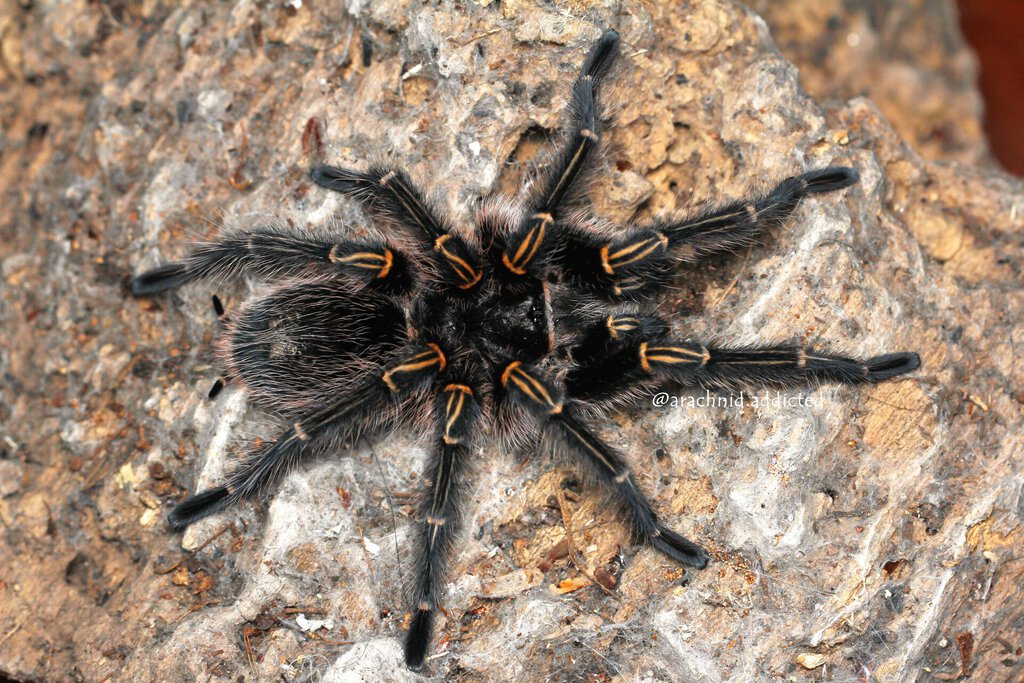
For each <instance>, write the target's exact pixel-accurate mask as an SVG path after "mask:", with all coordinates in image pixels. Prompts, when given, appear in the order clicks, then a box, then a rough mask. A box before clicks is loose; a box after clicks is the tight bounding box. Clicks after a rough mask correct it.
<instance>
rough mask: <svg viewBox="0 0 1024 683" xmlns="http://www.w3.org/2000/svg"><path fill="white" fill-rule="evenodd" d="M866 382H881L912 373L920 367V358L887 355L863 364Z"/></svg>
mask: <svg viewBox="0 0 1024 683" xmlns="http://www.w3.org/2000/svg"><path fill="white" fill-rule="evenodd" d="M864 367H865V368H867V373H868V374H867V377H866V378H865V379H866V381H868V382H883V381H885V380H887V379H892V378H893V377H896V376H898V375H902V374H905V373H908V372H913V371H914V370H917V369H918V368H919V367H921V357H920V356H918V355H917V354H916V353H887V354H885V355H884V356H875V357H874V358H869V359H868V360H866V361H865V362H864Z"/></svg>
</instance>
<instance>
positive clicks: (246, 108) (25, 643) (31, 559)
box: [0, 0, 1024, 681]
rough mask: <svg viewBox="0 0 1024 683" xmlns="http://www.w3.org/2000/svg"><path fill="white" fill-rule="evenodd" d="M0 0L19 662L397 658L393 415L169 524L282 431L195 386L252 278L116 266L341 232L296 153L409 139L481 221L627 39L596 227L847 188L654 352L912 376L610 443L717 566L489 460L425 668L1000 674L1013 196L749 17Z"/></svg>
mask: <svg viewBox="0 0 1024 683" xmlns="http://www.w3.org/2000/svg"><path fill="white" fill-rule="evenodd" d="M0 4H2V12H0V73H2V78H3V87H2V88H0V120H2V123H3V125H2V131H3V132H2V137H0V151H2V157H0V193H2V194H0V196H2V202H3V211H2V214H0V264H2V278H3V285H2V289H0V327H2V329H3V334H2V338H0V370H2V375H0V377H2V380H0V531H2V534H0V673H2V674H3V675H4V676H7V677H8V678H11V679H13V680H19V681H21V680H25V681H44V680H47V681H48V680H83V681H115V680H116V681H121V680H124V681H193V680H195V681H236V680H242V679H245V680H289V681H301V680H325V681H363V680H365V681H371V680H396V681H400V680H417V679H418V678H419V677H420V675H418V674H413V673H410V672H408V671H406V670H405V669H404V668H403V666H402V664H401V648H400V642H401V640H400V639H401V638H402V636H403V625H404V622H405V619H406V612H405V610H406V603H405V600H404V598H403V597H402V590H401V589H402V582H403V577H404V575H405V574H406V573H407V572H408V568H409V558H408V555H407V553H406V552H405V548H406V545H407V541H408V539H409V531H410V528H411V522H412V519H413V515H414V501H415V494H416V492H417V491H418V490H419V488H420V486H421V484H420V480H421V476H422V472H423V456H424V453H423V450H422V448H421V446H420V445H419V442H418V441H417V440H416V439H415V435H411V434H399V435H396V436H395V437H393V438H389V439H387V440H385V441H382V442H378V443H374V444H362V445H359V446H358V447H356V448H355V449H353V450H352V451H351V452H347V453H339V454H338V457H336V458H328V459H323V460H321V461H318V462H314V463H309V464H308V465H307V466H304V467H302V468H301V469H299V470H298V471H296V472H294V473H292V474H291V475H289V476H288V477H287V478H286V479H285V480H284V481H283V482H282V484H281V485H280V486H279V487H278V488H277V489H276V490H275V491H274V492H273V493H272V494H271V495H268V496H267V498H266V500H263V501H256V502H252V503H247V504H244V505H242V506H240V507H239V508H237V509H233V510H231V511H230V512H225V513H222V514H220V515H218V516H216V517H214V518H212V519H210V520H206V521H204V522H203V523H201V524H197V525H195V526H194V527H193V528H192V529H190V530H189V532H188V533H186V534H185V535H184V537H183V538H182V537H181V536H179V535H176V534H173V533H171V532H170V531H169V530H168V528H167V527H166V525H165V524H164V522H163V520H164V517H165V515H166V512H167V511H168V510H169V508H170V507H171V506H172V505H173V504H174V503H175V502H176V501H177V500H180V498H181V497H182V496H184V495H186V494H187V493H188V492H192V491H194V490H196V488H198V487H200V486H202V485H207V484H209V483H211V482H214V481H216V480H217V477H218V476H219V474H220V473H221V472H223V470H224V468H225V467H226V466H227V465H228V463H229V461H230V458H231V457H232V456H235V455H237V454H239V453H240V452H242V451H243V450H244V447H245V444H246V442H248V441H251V440H252V439H254V438H270V437H272V435H273V434H274V429H275V424H276V423H275V421H274V419H273V418H272V416H268V415H266V414H265V413H263V412H261V411H259V410H258V409H254V408H248V407H247V405H246V401H245V396H244V395H243V394H242V393H241V392H240V391H238V390H237V389H230V388H229V389H228V390H227V391H225V393H224V394H222V395H221V397H220V398H218V399H217V400H216V401H212V402H211V401H208V400H207V399H206V397H205V394H206V392H207V390H208V388H209V387H210V384H211V383H212V382H213V380H214V379H215V378H216V376H217V369H216V368H215V367H214V366H212V364H211V363H212V356H211V350H212V344H213V340H214V338H215V337H216V334H217V329H218V324H217V321H216V319H215V317H214V315H213V313H212V312H211V310H210V295H211V294H212V293H214V292H217V293H218V294H219V295H220V296H221V297H222V298H223V299H224V300H225V302H226V303H227V304H228V307H229V308H232V307H235V306H237V305H238V304H239V303H240V302H241V301H242V300H243V299H244V298H245V296H247V295H248V294H249V293H251V292H252V291H254V290H256V289H258V288H259V283H249V282H241V283H233V284H227V285H216V286H215V285H206V284H200V285H196V286H191V287H188V288H185V289H183V290H181V291H179V292H175V293H173V294H171V295H167V296H162V297H158V298H155V299H148V300H135V299H132V298H130V297H129V296H127V295H126V292H125V290H124V288H123V286H124V281H125V279H126V278H127V277H128V276H129V275H130V274H131V273H133V272H137V271H138V270H140V269H143V268H148V267H151V266H153V265H155V264H157V263H159V262H162V261H164V260H167V259H171V258H175V257H180V256H181V255H183V254H184V253H186V252H187V250H188V241H189V240H190V239H193V238H196V237H204V236H215V235H216V234H217V232H218V230H219V229H220V226H222V225H225V224H229V225H237V226H243V227H244V226H252V225H260V224H264V223H266V222H267V221H268V220H270V218H268V216H276V217H277V218H279V219H282V220H287V221H290V222H292V223H293V224H294V226H295V229H297V230H304V229H307V228H308V227H310V226H314V227H317V226H324V225H329V224H331V223H332V222H333V223H334V224H335V225H336V228H337V229H338V231H339V232H341V233H345V232H358V230H359V229H360V226H361V225H364V224H365V220H366V219H365V217H364V216H363V215H362V214H361V213H360V212H359V211H358V210H357V209H356V208H355V207H354V206H352V205H351V204H350V203H347V202H345V201H343V200H342V199H341V198H339V197H338V196H333V195H330V194H328V193H326V192H323V191H320V190H319V189H316V188H314V187H312V186H311V184H310V182H309V180H308V179H307V176H306V169H307V168H308V167H309V165H310V164H311V163H313V162H314V161H315V160H317V159H318V158H321V157H322V158H323V159H325V160H328V161H331V162H344V163H352V164H360V163H362V162H363V160H365V159H367V158H373V157H377V158H380V157H382V156H383V157H390V158H393V159H395V160H396V161H399V162H400V163H402V164H404V165H405V166H406V167H407V168H408V169H409V170H410V172H411V174H412V175H413V176H414V177H415V178H416V179H418V180H420V181H422V182H424V183H425V184H427V185H429V186H430V187H431V188H432V190H433V191H435V192H436V193H437V194H438V196H439V197H440V198H441V200H442V201H444V202H446V203H447V205H448V206H450V207H451V211H452V212H453V213H454V214H455V215H458V216H467V215H469V213H470V211H471V209H472V206H473V204H474V202H475V201H476V200H477V199H478V198H479V197H481V196H483V195H486V194H488V193H490V192H492V191H494V190H496V189H501V190H506V191H510V190H514V189H515V188H517V187H518V186H519V185H520V184H521V183H522V181H523V179H524V178H525V177H527V174H528V171H529V167H530V163H531V161H532V160H533V159H534V158H536V157H537V155H538V154H541V155H542V154H543V152H544V150H545V149H547V147H548V139H549V137H550V133H551V131H553V130H554V129H556V128H557V126H558V125H559V122H560V110H561V108H562V106H563V104H564V102H565V97H566V94H567V85H568V83H569V82H570V79H571V78H572V77H573V74H574V71H575V69H576V68H577V67H578V64H579V62H580V60H581V58H582V56H583V54H584V53H585V51H586V50H587V49H588V47H589V45H590V44H591V42H592V41H593V40H594V39H595V38H596V37H597V36H598V35H599V34H600V31H601V30H602V28H604V27H606V26H613V27H615V28H617V29H618V30H619V31H620V32H621V34H622V37H623V41H624V50H623V55H624V56H623V58H622V59H621V64H620V65H619V67H618V68H617V69H616V71H615V72H614V74H613V77H612V79H611V81H610V82H609V84H608V87H607V88H606V89H605V91H604V93H603V95H602V96H603V98H604V100H605V101H606V102H609V103H613V105H612V106H613V111H614V115H615V120H614V124H613V126H612V128H611V130H610V131H609V132H608V134H607V135H606V136H605V138H606V139H607V141H608V142H609V150H610V151H609V153H608V155H607V159H606V161H605V165H604V168H603V171H602V173H601V174H600V177H601V181H600V182H599V183H598V185H597V186H596V188H595V205H596V207H597V208H598V209H599V210H600V211H601V212H602V213H604V214H605V215H607V216H608V217H610V218H612V219H614V220H618V221H626V220H630V219H635V218H640V219H642V218H644V217H647V216H650V215H652V214H655V213H658V212H661V211H672V210H684V209H686V208H687V207H690V206H693V205H695V204H699V203H700V202H703V201H705V200H708V199H715V198H719V199H720V198H731V197H738V196H742V195H743V194H744V193H746V192H748V191H749V190H750V189H751V188H764V187H766V186H769V185H770V184H771V183H772V182H774V181H777V180H780V179H782V178H784V177H786V176H787V175H791V174H794V173H798V172H801V171H803V170H806V169H809V168H816V167H821V166H825V165H830V164H847V165H852V166H855V167H856V168H858V169H859V170H860V173H861V178H862V179H861V182H860V184H859V185H857V186H855V187H853V188H851V189H849V190H847V191H845V192H843V193H839V194H830V195H824V196H820V197H816V198H814V199H812V200H808V201H806V202H805V203H804V204H803V205H802V206H801V207H800V208H799V210H798V211H797V212H796V215H795V217H794V220H792V221H791V222H790V224H788V225H787V226H785V227H784V228H780V229H777V230H773V231H772V232H771V234H769V235H767V236H766V237H765V240H764V244H762V245H758V246H756V247H754V248H751V249H749V250H746V251H744V252H743V253H740V254H737V255H735V256H734V257H732V258H728V259H726V258H721V259H714V260H713V261H711V262H710V263H709V264H707V266H704V267H701V268H696V269H688V270H686V271H685V272H684V273H683V275H681V277H680V278H679V280H678V283H677V288H676V289H675V290H674V294H673V296H672V297H670V299H669V300H668V301H667V302H666V303H665V304H664V306H663V307H662V310H661V312H662V313H663V314H664V315H666V316H670V317H671V318H672V319H673V320H674V321H675V323H676V326H677V330H678V332H679V334H681V335H684V336H689V337H694V338H703V339H709V340H718V341H734V342H735V341H741V340H742V341H752V340H755V339H762V340H785V339H799V340H804V341H807V342H809V343H813V344H816V345H817V346H818V347H820V348H823V349H828V350H831V351H837V352H838V351H842V352H847V353H850V354H852V355H858V356H868V355H873V354H875V353H878V352H883V351H889V350H915V351H917V352H919V353H920V354H921V357H922V363H923V366H922V368H921V370H920V371H919V372H917V373H914V374H913V375H911V376H908V377H906V378H904V379H901V380H899V381H894V382H889V383H886V384H883V385H880V386H877V387H867V388H849V387H847V388H835V387H823V388H819V389H808V390H806V391H802V392H801V391H788V392H784V393H783V394H781V397H780V398H781V400H774V401H770V402H768V403H767V404H759V405H754V404H753V399H754V397H755V396H757V397H758V399H759V400H763V396H764V395H763V393H757V394H748V395H746V396H745V399H746V400H745V402H744V404H743V405H742V406H740V405H737V404H736V402H735V400H734V402H733V403H732V404H731V405H725V406H701V405H696V403H697V400H696V399H698V398H700V397H701V396H702V395H701V394H700V392H680V393H679V395H678V396H677V397H674V399H673V400H672V401H670V404H669V405H666V406H660V407H654V406H653V405H650V404H648V405H640V406H637V409H636V410H635V411H632V412H627V413H623V414H622V415H620V416H617V417H616V418H615V419H614V420H612V421H610V422H609V423H608V424H606V425H603V426H602V433H603V435H604V436H605V437H606V438H607V439H609V440H610V441H611V442H612V443H614V444H615V445H616V446H618V447H620V448H622V449H624V450H627V451H628V452H629V454H630V456H631V458H632V461H633V463H634V465H635V467H636V471H637V473H638V477H639V479H640V480H641V482H642V485H643V486H644V487H645V488H646V490H647V491H649V492H650V493H651V495H652V496H653V498H654V500H655V502H656V505H657V508H658V510H659V511H660V512H661V513H662V515H663V516H664V517H665V519H666V520H667V521H668V522H669V523H670V524H671V525H672V526H674V527H675V528H678V529H679V530H681V531H682V532H684V533H685V534H686V535H688V536H690V537H692V538H694V539H695V540H697V541H699V542H701V543H702V544H704V545H705V546H706V547H707V548H709V550H711V551H712V553H713V556H714V561H713V563H712V564H711V565H710V566H709V568H708V569H707V570H705V571H703V572H693V571H683V570H682V569H681V568H679V567H677V566H675V565H673V564H672V563H671V562H669V561H668V560H666V559H665V558H664V557H662V556H660V555H658V554H656V553H654V552H653V551H651V550H650V549H647V548H641V547H636V546H634V545H632V544H631V543H629V542H628V540H627V536H626V533H625V529H624V527H623V525H622V523H621V519H620V517H619V516H618V514H617V513H616V511H615V509H614V506H612V505H610V504H609V502H608V501H607V500H606V499H605V498H603V496H602V495H601V492H600V491H599V490H597V489H596V488H594V487H593V486H591V485H590V484H588V483H587V481H586V479H585V478H584V477H582V476H580V475H579V472H578V471H577V469H576V468H575V467H574V465H573V464H572V463H563V462H556V463H552V462H551V461H550V460H549V459H548V458H547V457H546V455H545V454H543V453H528V454H519V455H513V454H502V453H498V452H497V451H496V450H495V449H493V448H489V447H484V448H482V449H481V450H480V452H479V465H478V468H477V469H478V472H477V482H478V483H477V485H476V486H475V487H474V488H473V489H472V491H471V495H470V499H469V500H468V502H467V524H466V527H467V529H466V532H465V534H464V537H463V541H462V542H461V543H460V544H459V553H458V556H457V558H456V560H455V562H454V565H455V570H454V572H453V576H452V583H451V586H450V594H449V596H448V599H447V601H446V603H445V609H446V618H442V619H441V620H440V624H439V634H438V639H437V642H436V643H435V648H434V649H433V650H432V655H435V656H433V657H432V659H431V660H430V661H429V669H428V671H427V672H426V673H425V674H424V675H426V676H433V677H436V678H438V679H441V678H444V679H446V680H455V681H477V680H538V681H539V680H579V681H603V680H622V681H719V680H729V681H749V680H769V679H770V680H781V679H785V680H794V681H803V680H836V681H852V680H879V681H912V680H958V679H959V678H960V677H962V676H965V675H968V674H973V675H974V676H975V677H976V679H977V680H986V681H1010V680H1019V679H1020V678H1021V676H1022V675H1024V659H1022V657H1021V647H1024V627H1022V625H1021V624H1022V623H1024V609H1022V607H1021V603H1020V601H1019V599H1018V596H1017V594H1018V586H1020V585H1021V583H1022V581H1024V563H1022V552H1021V550H1022V543H1024V537H1022V533H1024V532H1022V528H1021V517H1022V515H1024V494H1022V484H1024V475H1022V474H1021V460H1022V457H1024V454H1022V441H1021V432H1022V426H1024V425H1022V422H1024V420H1022V409H1024V368H1022V361H1021V355H1020V353H1019V351H1020V344H1021V337H1022V334H1024V332H1022V331H1021V326H1020V320H1021V314H1022V304H1024V300H1022V299H1024V297H1022V294H1021V257H1022V253H1021V252H1022V248H1021V238H1020V234H1021V233H1020V224H1021V218H1020V216H1021V214H1022V212H1024V189H1022V187H1021V184H1020V182H1018V181H1015V180H1013V179H1011V178H1008V177H1006V176H1004V175H1001V174H999V173H998V172H995V171H992V170H980V169H978V168H976V167H973V166H968V165H960V164H958V163H955V162H946V161H927V160H925V159H924V158H922V157H921V156H919V154H918V153H917V152H915V151H914V149H913V148H912V147H911V146H909V145H908V144H907V143H906V142H904V140H903V139H902V138H901V137H900V136H899V135H898V134H897V133H896V132H895V130H894V128H893V127H892V126H891V125H890V124H889V123H888V122H887V121H886V119H885V118H884V117H883V115H882V114H881V113H880V110H879V108H878V107H876V106H875V105H874V104H873V103H872V101H871V100H869V99H865V98H856V99H852V100H849V101H846V102H840V103H838V104H835V105H832V106H830V107H829V108H823V107H822V106H820V105H819V104H816V103H815V101H814V100H813V99H812V98H811V97H810V96H809V95H808V94H807V92H805V90H804V89H803V88H802V87H801V82H800V78H799V76H800V74H799V73H798V71H797V69H796V68H795V67H794V66H793V65H792V64H791V63H790V62H788V61H787V60H786V59H785V58H784V57H783V56H782V55H781V54H780V53H779V51H778V50H777V48H776V47H775V44H774V42H773V41H772V39H771V37H770V35H769V31H768V27H767V25H766V24H765V22H764V21H762V20H761V19H760V18H759V17H758V16H756V15H755V14H754V13H753V12H752V11H750V10H749V9H747V8H745V7H744V6H741V5H737V4H733V3H731V2H727V1H724V0H706V1H702V2H699V3H697V2H694V3H672V2H665V3H660V4H656V3H636V2H620V1H619V0H615V1H612V0H599V1H597V2H565V3H562V2H559V3H532V2H519V1H517V0H505V1H503V2H489V1H486V0H481V1H479V2H475V3H460V4H458V5H457V6H456V5H453V4H449V3H445V2H442V3H431V4H423V3H416V2H407V1H405V0H389V1H388V2H382V3H369V2H357V1H355V0H352V1H350V2H348V3H346V4H345V6H344V8H343V9H342V8H335V9H328V8H326V6H321V5H319V4H315V5H314V6H310V4H308V3H302V2H287V3H271V4H261V3H253V2H245V1H242V2H236V3H229V4H221V5H217V6H209V5H206V4H205V3H184V4H178V3H161V2H156V1H154V2H146V3H141V4H138V5H135V4H131V5H128V4H124V5H122V4H117V3H115V4H112V5H107V4H103V3H90V2H85V0H67V1H65V2H50V3H32V4H29V3H19V2H15V1H14V0H3V2H2V3H0ZM935 156H942V155H941V154H937V155H935ZM769 398H776V397H775V395H774V394H770V395H769ZM567 528H568V529H571V536H572V543H571V548H572V551H573V553H572V554H573V555H574V556H575V561H573V558H571V557H566V546H567V544H566V543H565V541H566V540H567V534H566V531H567ZM588 576H590V577H594V578H595V579H596V580H597V581H598V582H599V583H600V584H601V585H602V586H604V590H602V588H601V587H599V586H596V585H588V584H589V583H590V579H589V578H587V577H588ZM571 589H574V590H571Z"/></svg>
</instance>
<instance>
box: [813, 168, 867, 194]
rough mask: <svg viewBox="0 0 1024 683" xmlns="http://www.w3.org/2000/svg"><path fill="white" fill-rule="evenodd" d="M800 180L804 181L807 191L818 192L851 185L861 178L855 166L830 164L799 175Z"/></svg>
mask: <svg viewBox="0 0 1024 683" xmlns="http://www.w3.org/2000/svg"><path fill="white" fill-rule="evenodd" d="M799 180H801V181H803V183H804V186H805V189H804V192H805V193H807V194H816V193H818V192H832V191H834V190H841V189H843V188H844V187H849V186H850V185H853V184H854V183H856V182H857V181H858V180H860V174H859V173H857V169H854V168H848V167H846V166H830V167H829V168H820V169H818V170H816V171H810V172H808V173H804V174H803V175H802V176H799Z"/></svg>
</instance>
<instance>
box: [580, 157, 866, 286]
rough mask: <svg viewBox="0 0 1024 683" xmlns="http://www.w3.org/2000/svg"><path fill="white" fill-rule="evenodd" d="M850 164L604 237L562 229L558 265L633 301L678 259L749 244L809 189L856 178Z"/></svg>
mask: <svg viewBox="0 0 1024 683" xmlns="http://www.w3.org/2000/svg"><path fill="white" fill-rule="evenodd" d="M858 177H859V176H858V174H857V171H856V170H854V169H852V168H844V167H838V166H836V167H830V168H824V169H820V170H816V171H810V172H808V173H804V174H803V175H800V176H794V177H792V178H787V179H786V180H783V181H782V182H781V183H779V184H778V185H777V186H776V187H775V189H774V190H772V191H771V192H769V193H768V194H766V195H764V196H762V197H758V198H754V199H750V200H746V201H738V202H732V203H730V204H727V205H726V206H724V207H720V208H717V209H711V210H708V211H705V212H704V213H702V214H700V215H698V216H696V217H694V218H692V219H688V220H683V221H675V220H665V221H657V222H654V223H650V224H648V225H644V226H636V227H630V228H627V229H626V230H624V231H623V233H622V234H620V235H618V236H616V237H614V238H610V239H603V238H599V237H597V236H595V235H592V234H589V233H587V232H585V231H583V230H580V229H578V228H577V229H573V228H569V227H567V228H566V229H565V235H566V244H567V246H566V248H564V249H563V250H562V252H561V253H562V256H561V259H560V265H561V266H562V268H563V269H564V271H565V274H566V276H567V278H568V279H570V280H571V281H573V282H575V283H576V284H578V285H579V286H581V287H583V288H585V289H589V290H591V291H595V292H600V293H603V294H605V295H606V296H608V297H610V298H612V299H624V300H635V299H638V298H640V297H642V296H647V295H650V294H651V293H653V292H654V291H656V290H657V289H659V288H661V287H663V286H664V285H666V284H668V282H669V281H670V280H671V277H672V273H673V271H674V268H675V264H676V262H677V261H697V260H699V259H700V258H702V257H704V256H707V255H709V254H714V253H717V252H722V251H731V250H734V249H737V248H739V247H742V246H744V245H747V244H751V243H753V242H754V240H755V239H756V238H757V236H758V235H760V234H761V233H763V232H764V231H765V230H766V229H767V228H768V227H770V226H772V225H776V224H778V223H781V222H782V221H784V220H786V219H787V218H788V217H789V216H790V215H791V214H792V213H793V210H794V209H795V208H796V207H797V205H798V204H799V203H800V200H801V199H803V198H804V197H806V196H809V195H812V194H819V193H822V192H832V191H834V190H840V189H842V188H844V187H848V186H850V185H852V184H853V183H855V182H857V179H858Z"/></svg>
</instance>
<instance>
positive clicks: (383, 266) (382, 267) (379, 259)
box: [328, 245, 394, 280]
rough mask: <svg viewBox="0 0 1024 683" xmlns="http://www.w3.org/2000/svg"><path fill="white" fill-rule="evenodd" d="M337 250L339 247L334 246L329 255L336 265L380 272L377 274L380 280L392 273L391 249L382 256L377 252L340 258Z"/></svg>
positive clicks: (392, 257) (364, 252)
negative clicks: (341, 264) (340, 264)
mask: <svg viewBox="0 0 1024 683" xmlns="http://www.w3.org/2000/svg"><path fill="white" fill-rule="evenodd" d="M337 248H338V245H334V246H333V247H331V253H330V254H328V258H329V259H330V260H331V261H333V262H334V263H343V264H345V265H347V266H352V267H353V268H363V269H364V270H376V271H379V272H378V273H377V279H378V280H379V279H382V278H385V277H387V276H388V273H390V272H391V266H392V264H393V263H394V255H393V254H392V253H391V250H390V249H385V250H384V253H382V254H378V253H377V252H375V251H360V252H356V253H355V254H349V255H348V256H338V254H337V251H336V250H337Z"/></svg>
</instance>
